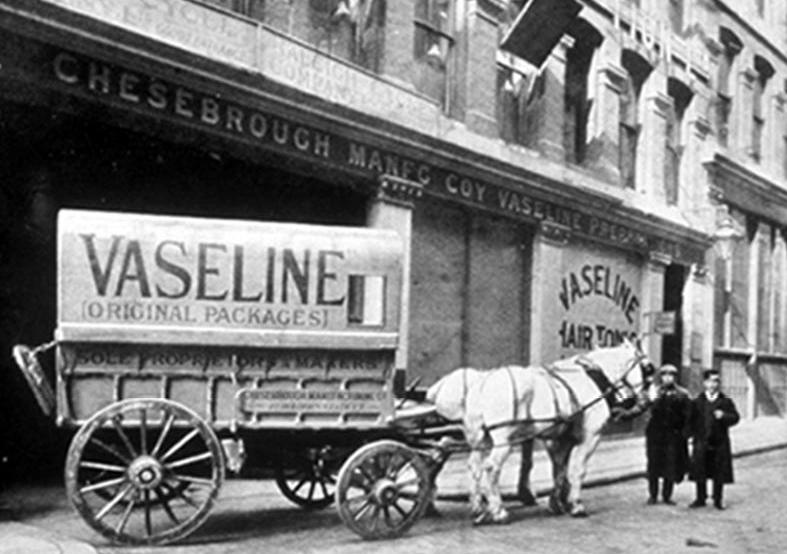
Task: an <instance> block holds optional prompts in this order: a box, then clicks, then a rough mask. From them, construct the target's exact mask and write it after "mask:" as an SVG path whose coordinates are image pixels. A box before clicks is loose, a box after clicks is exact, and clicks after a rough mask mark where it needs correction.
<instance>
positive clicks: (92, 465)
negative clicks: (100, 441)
mask: <svg viewBox="0 0 787 554" xmlns="http://www.w3.org/2000/svg"><path fill="white" fill-rule="evenodd" d="M79 467H81V468H84V469H98V470H100V471H112V472H114V473H125V472H126V468H125V467H123V466H116V465H112V464H104V463H101V462H84V461H83V462H79Z"/></svg>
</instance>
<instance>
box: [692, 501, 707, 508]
mask: <svg viewBox="0 0 787 554" xmlns="http://www.w3.org/2000/svg"><path fill="white" fill-rule="evenodd" d="M704 506H705V501H704V500H695V501H694V502H692V503H691V504H689V508H702V507H704Z"/></svg>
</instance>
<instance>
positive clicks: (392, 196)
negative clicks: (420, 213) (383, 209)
mask: <svg viewBox="0 0 787 554" xmlns="http://www.w3.org/2000/svg"><path fill="white" fill-rule="evenodd" d="M423 194H424V186H423V185H422V184H421V183H418V182H416V181H410V180H409V179H403V178H401V177H397V176H396V175H380V180H379V186H378V188H377V196H376V199H377V200H378V201H382V202H388V203H390V204H396V205H398V206H402V207H404V208H410V209H412V208H414V207H415V201H416V199H418V198H421V197H422V196H423Z"/></svg>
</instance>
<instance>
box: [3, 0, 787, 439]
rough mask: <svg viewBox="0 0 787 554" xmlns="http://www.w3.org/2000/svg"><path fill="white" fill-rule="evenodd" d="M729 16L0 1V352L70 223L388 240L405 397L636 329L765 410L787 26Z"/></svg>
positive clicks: (560, 5)
mask: <svg viewBox="0 0 787 554" xmlns="http://www.w3.org/2000/svg"><path fill="white" fill-rule="evenodd" d="M731 4H733V3H731V2H730V3H728V2H720V1H715V2H709V1H704V2H703V1H699V0H696V1H693V2H692V1H688V0H686V1H684V2H680V1H670V2H669V3H668V7H665V6H664V4H663V3H662V2H658V1H657V0H639V1H635V0H583V1H579V0H560V1H557V2H545V1H544V0H525V1H521V0H510V1H502V0H408V1H395V2H394V1H385V0H210V1H197V0H115V1H112V2H109V1H103V0H45V1H40V0H14V1H10V0H5V1H4V0H0V148H1V149H2V158H3V163H2V166H1V167H0V171H2V180H3V188H2V191H3V195H4V198H3V199H2V202H0V210H2V211H3V212H4V213H3V214H2V215H3V221H4V222H5V223H4V225H3V227H2V232H3V242H2V244H3V250H2V256H3V258H4V261H3V269H2V270H0V271H2V275H0V280H1V281H2V283H3V288H2V289H0V290H2V291H3V294H4V298H3V299H2V301H3V304H4V305H3V306H1V307H0V308H2V309H3V310H4V314H5V315H4V323H3V329H2V333H3V345H2V346H3V349H4V351H7V348H8V345H10V344H13V343H15V342H26V343H31V344H35V343H40V342H44V341H46V340H49V338H50V337H51V332H52V327H53V325H54V310H55V306H54V289H53V287H54V285H53V283H54V280H55V276H54V275H53V273H54V269H53V268H54V244H53V241H54V238H53V237H54V225H55V213H56V212H57V210H58V209H59V208H61V207H74V208H93V209H103V210H117V211H130V212H134V211H136V212H144V213H163V214H179V215H198V216H212V217H227V218H242V219H253V220H276V221H298V222H313V223H328V224H341V225H356V226H369V227H385V228H393V229H395V230H397V231H398V232H399V234H400V235H401V236H402V238H403V240H404V242H405V245H406V249H405V251H406V259H405V283H406V284H405V294H404V303H403V306H402V309H401V313H402V321H401V332H402V333H401V336H402V340H401V344H400V348H399V351H398V355H397V367H398V368H399V370H400V371H401V372H402V375H405V376H406V377H405V379H407V380H410V379H413V378H415V377H420V378H421V379H422V381H421V384H422V385H428V384H430V383H432V382H434V381H435V380H436V379H437V378H439V376H441V375H443V374H445V373H446V372H448V371H449V370H451V369H453V368H455V367H458V366H461V365H472V366H479V367H491V366H495V365H499V364H503V363H522V364H527V363H547V362H549V361H551V360H555V359H557V358H560V357H564V356H567V355H570V354H573V353H576V352H580V351H582V350H586V349H588V348H590V347H591V346H593V345H600V346H605V345H613V344H616V343H617V342H620V341H621V340H622V339H623V337H626V336H630V335H633V334H638V335H639V336H642V337H643V338H644V341H645V342H644V344H645V345H646V348H647V350H648V353H649V354H650V356H651V357H652V358H653V360H654V361H656V362H662V361H663V362H671V363H674V364H676V365H678V366H679V367H681V368H682V372H683V374H682V376H681V378H682V379H683V380H684V381H685V382H688V383H692V384H696V382H697V377H696V376H697V375H698V374H699V372H700V370H701V368H705V367H710V366H713V365H716V366H719V367H721V368H722V370H723V371H724V373H725V374H728V375H729V378H727V377H725V380H727V381H729V386H730V387H731V389H732V390H733V392H734V394H735V395H738V396H740V397H742V398H743V399H744V405H745V406H747V412H746V413H747V414H748V415H749V416H750V417H754V416H755V415H758V414H765V413H768V414H770V413H778V414H780V415H782V414H783V412H784V406H785V395H786V394H787V392H785V389H786V388H787V384H786V383H787V382H786V381H785V377H784V375H785V362H787V357H785V356H786V355H787V345H785V340H787V339H785V338H784V337H785V331H787V322H786V321H785V320H786V319H787V317H785V308H784V305H783V303H784V300H783V298H784V293H785V292H786V291H785V287H787V274H786V273H785V271H786V270H785V256H786V255H787V252H786V251H785V243H784V237H783V231H784V225H785V222H787V219H785V217H784V214H785V211H784V210H785V206H787V191H786V190H785V188H784V185H785V172H787V162H785V159H787V153H786V151H787V138H785V137H787V121H785V116H784V83H785V77H787V65H785V62H786V61H787V59H786V58H785V56H784V54H783V52H784V47H785V39H787V33H786V32H785V30H784V18H785V13H784V12H785V9H784V8H783V7H780V6H779V5H778V4H779V3H778V2H767V1H766V2H756V1H754V0H751V2H748V1H747V2H738V3H737V4H741V6H733V5H731ZM743 4H746V6H745V7H744V6H743ZM749 4H751V6H749ZM746 10H750V12H751V13H749V12H747V11H746ZM779 10H781V11H779ZM760 11H762V15H760ZM771 11H772V12H773V13H771ZM777 12H778V13H777ZM754 16H756V17H754ZM758 22H759V23H761V25H758ZM779 22H780V23H779ZM727 218H731V220H733V221H734V224H735V229H737V228H738V227H740V233H741V234H744V233H745V238H746V240H740V241H738V242H737V244H736V245H735V250H734V255H732V256H728V257H723V259H722V257H720V256H719V255H718V254H717V252H716V249H714V237H715V236H717V229H718V227H719V224H720V222H723V221H728V219H727ZM730 276H731V277H730ZM670 314H674V315H673V316H672V317H670ZM665 322H666V324H665ZM9 363H10V361H9V360H7V359H6V360H5V361H3V362H2V364H3V365H4V366H5V365H8V364H9ZM17 386H20V383H18V382H13V383H9V387H10V388H8V390H9V391H10V390H14V387H17ZM20 390H21V388H20ZM25 394H27V393H26V391H24V392H20V393H19V394H18V395H17V396H15V397H13V401H12V405H14V406H15V405H16V404H24V403H25V402H26V400H25V399H23V398H22V397H23V396H24V395H25ZM12 396H13V395H12ZM738 396H736V399H737V398H738ZM739 404H740V402H739ZM620 430H626V429H623V428H621V429H620Z"/></svg>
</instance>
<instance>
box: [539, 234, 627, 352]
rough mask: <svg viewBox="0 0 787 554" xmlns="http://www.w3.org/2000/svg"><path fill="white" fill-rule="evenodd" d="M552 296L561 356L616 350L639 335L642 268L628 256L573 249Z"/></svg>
mask: <svg viewBox="0 0 787 554" xmlns="http://www.w3.org/2000/svg"><path fill="white" fill-rule="evenodd" d="M564 260H566V261H565V262H564V268H563V274H562V277H561V280H560V282H559V283H558V284H557V287H556V289H555V291H554V294H555V301H556V302H557V303H558V304H559V305H560V308H561V314H562V318H561V319H560V321H558V322H556V323H557V329H556V331H555V332H556V333H557V334H558V336H559V348H560V355H561V356H567V355H572V354H575V353H577V352H580V351H585V350H590V349H591V348H593V347H596V346H598V347H605V346H615V345H617V344H620V343H621V342H622V341H623V339H624V338H629V337H632V336H633V335H635V334H637V332H638V330H639V322H640V319H641V301H640V282H641V269H640V267H639V265H638V264H637V263H636V262H635V261H634V260H630V259H629V258H627V257H626V256H625V255H622V254H616V253H614V252H611V251H608V250H604V249H590V248H588V247H587V245H585V246H569V247H567V252H566V254H565V256H564Z"/></svg>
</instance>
